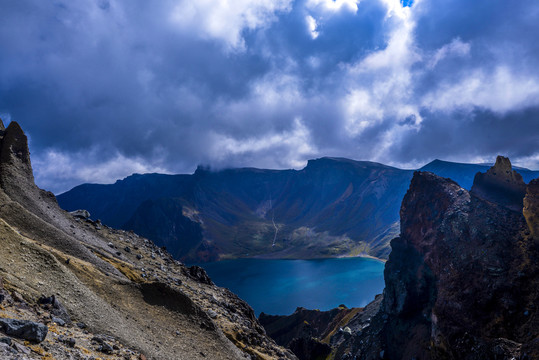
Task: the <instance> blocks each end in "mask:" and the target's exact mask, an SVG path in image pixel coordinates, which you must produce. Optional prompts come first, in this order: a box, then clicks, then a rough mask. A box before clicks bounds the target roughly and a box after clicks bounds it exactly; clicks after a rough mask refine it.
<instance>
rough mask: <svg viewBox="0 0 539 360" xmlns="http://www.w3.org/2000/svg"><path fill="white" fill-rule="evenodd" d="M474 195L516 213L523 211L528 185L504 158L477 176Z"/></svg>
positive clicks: (497, 159)
mask: <svg viewBox="0 0 539 360" xmlns="http://www.w3.org/2000/svg"><path fill="white" fill-rule="evenodd" d="M472 193H474V194H475V195H477V196H478V197H480V198H482V199H484V200H488V201H491V202H494V203H497V204H500V205H503V206H505V207H507V208H509V209H512V210H515V211H519V212H520V211H522V199H523V198H524V195H525V194H526V183H525V182H524V180H522V176H521V175H520V174H519V173H517V172H516V171H515V170H513V168H512V167H511V161H510V160H509V159H508V158H506V157H503V156H498V157H497V158H496V164H494V166H493V167H491V168H490V169H489V170H488V171H487V172H486V173H480V172H479V173H477V174H476V175H475V179H474V184H473V186H472Z"/></svg>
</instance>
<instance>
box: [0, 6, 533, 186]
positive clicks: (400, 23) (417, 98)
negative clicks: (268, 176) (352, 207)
mask: <svg viewBox="0 0 539 360" xmlns="http://www.w3.org/2000/svg"><path fill="white" fill-rule="evenodd" d="M409 3H411V2H406V4H409ZM223 4H224V3H221V2H219V1H209V0H199V1H196V2H194V1H187V0H177V1H173V0H168V1H160V2H147V1H112V0H111V1H106V0H96V1H91V0H87V1H79V2H71V1H65V2H62V1H55V2H42V1H30V0H28V1H5V2H2V4H1V5H0V48H1V49H2V52H1V55H0V116H2V117H4V118H7V119H11V120H16V121H18V122H19V123H21V125H22V126H23V128H24V129H25V130H26V131H27V132H28V133H29V135H30V138H31V147H32V148H31V150H32V160H33V163H34V167H35V171H36V179H37V181H38V184H39V185H40V186H42V187H45V188H48V189H51V190H53V191H56V192H57V191H62V190H66V189H68V188H69V187H71V186H73V185H76V184H78V183H80V182H85V181H93V182H110V181H114V180H115V179H116V178H120V177H124V176H126V175H129V174H130V173H131V172H148V171H162V172H191V171H193V170H194V168H195V167H196V165H197V164H200V163H202V164H208V165H211V166H213V167H225V166H258V167H277V168H287V167H301V166H302V165H303V164H304V163H305V161H306V160H307V159H308V158H312V157H318V156H326V155H330V156H346V157H351V158H356V159H366V160H375V161H381V162H386V163H392V164H394V165H406V166H411V165H414V166H415V165H420V164H421V163H424V162H427V161H429V160H431V159H433V158H435V157H438V158H445V159H453V160H458V161H483V160H492V158H493V157H494V156H495V155H496V154H497V153H499V152H502V153H504V154H508V155H511V156H513V157H515V158H516V160H517V162H518V161H520V164H521V165H528V166H532V167H534V166H535V167H539V153H538V149H537V146H536V145H535V146H534V144H537V142H538V139H537V135H536V134H538V133H539V132H538V129H537V124H538V123H539V120H538V117H537V115H538V110H537V109H538V107H539V100H538V99H539V72H538V71H537V69H536V64H537V62H538V60H539V50H538V49H539V48H538V47H539V45H538V44H537V42H536V41H535V39H534V36H535V34H537V32H538V30H539V25H537V22H536V21H535V20H536V19H537V17H538V16H539V13H538V11H539V10H538V9H539V5H537V4H535V3H534V2H530V1H524V2H517V3H514V4H513V3H510V4H509V3H507V2H502V1H490V0H489V1H486V0H480V1H475V2H472V3H470V2H464V1H462V0H458V1H444V0H422V1H416V2H415V3H413V6H411V7H406V8H403V7H402V5H401V3H400V2H399V1H398V0H364V1H361V2H359V3H358V2H356V1H354V0H339V1H332V0H299V1H292V0H259V1H252V0H238V1H237V2H235V6H234V7H227V6H224V5H223Z"/></svg>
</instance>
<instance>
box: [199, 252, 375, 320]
mask: <svg viewBox="0 0 539 360" xmlns="http://www.w3.org/2000/svg"><path fill="white" fill-rule="evenodd" d="M201 265H202V266H203V267H204V268H205V269H206V271H207V272H208V274H209V275H210V277H211V279H212V280H213V282H215V283H216V284H217V285H218V286H221V287H226V288H229V289H230V290H232V291H233V292H234V293H236V294H237V295H238V296H239V297H240V298H242V299H243V300H245V301H247V302H248V303H249V305H251V307H252V308H253V309H254V310H255V313H256V315H257V316H258V315H259V314H260V313H261V312H264V313H266V314H278V315H287V314H291V313H293V312H294V310H295V309H296V307H298V306H301V307H304V308H308V309H320V310H329V309H333V308H335V307H337V306H339V305H340V304H344V305H346V306H348V307H360V306H365V305H366V304H368V303H369V302H371V301H372V300H373V299H374V296H375V295H376V294H380V293H382V290H383V289H384V263H383V262H381V261H378V260H374V259H367V258H339V259H322V260H261V259H238V260H225V261H219V262H214V263H206V264H201Z"/></svg>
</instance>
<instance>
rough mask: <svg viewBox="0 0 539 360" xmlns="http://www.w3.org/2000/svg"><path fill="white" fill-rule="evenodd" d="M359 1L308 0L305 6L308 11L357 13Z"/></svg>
mask: <svg viewBox="0 0 539 360" xmlns="http://www.w3.org/2000/svg"><path fill="white" fill-rule="evenodd" d="M358 4H359V0H308V1H307V3H306V4H305V6H306V7H307V9H310V10H323V11H326V12H339V11H341V10H347V11H351V12H354V13H355V12H357V9H358Z"/></svg>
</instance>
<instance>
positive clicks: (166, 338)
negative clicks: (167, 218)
mask: <svg viewBox="0 0 539 360" xmlns="http://www.w3.org/2000/svg"><path fill="white" fill-rule="evenodd" d="M73 215H75V216H73ZM73 215H71V214H69V213H67V212H65V211H64V210H62V209H60V208H59V207H58V204H57V203H56V199H55V197H54V195H53V194H52V193H50V192H47V191H43V190H41V189H39V188H38V187H37V186H35V184H34V180H33V173H32V167H31V161H30V153H29V151H28V145H27V138H26V136H25V134H24V133H23V131H22V129H21V128H20V126H19V125H18V124H17V123H15V122H11V123H10V124H9V126H8V128H7V129H5V128H4V125H3V124H1V122H0V245H1V246H0V358H2V359H96V358H107V359H148V358H149V359H203V358H211V359H278V358H283V359H293V358H294V356H293V355H292V354H291V353H289V352H288V351H287V350H284V349H283V348H281V347H279V346H278V345H276V344H275V342H273V341H272V340H271V339H270V338H268V337H267V336H266V335H265V331H264V329H263V328H262V326H261V325H260V324H259V323H258V321H257V319H256V318H255V316H254V312H253V310H252V309H251V308H250V307H249V306H248V305H247V304H246V303H245V302H243V301H242V300H240V299H239V298H238V297H237V296H235V295H234V294H232V293H231V292H230V291H228V290H226V289H221V288H219V287H216V286H215V285H213V284H212V282H211V280H210V279H209V278H208V277H207V275H206V274H205V272H204V270H203V269H201V268H198V267H191V268H188V267H186V266H184V265H183V264H182V263H180V262H178V261H176V260H174V259H173V257H172V256H171V255H170V254H169V253H168V252H167V251H165V250H164V249H162V248H159V247H157V246H156V245H154V244H153V243H152V242H151V241H149V240H147V239H145V238H142V237H140V236H138V235H135V234H134V233H132V232H126V231H122V230H114V229H112V228H109V227H107V226H104V225H102V224H101V223H100V222H94V221H92V220H90V219H88V214H87V213H86V212H84V211H80V212H77V213H75V214H73Z"/></svg>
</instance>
